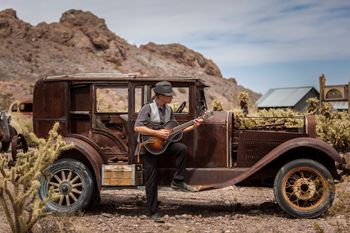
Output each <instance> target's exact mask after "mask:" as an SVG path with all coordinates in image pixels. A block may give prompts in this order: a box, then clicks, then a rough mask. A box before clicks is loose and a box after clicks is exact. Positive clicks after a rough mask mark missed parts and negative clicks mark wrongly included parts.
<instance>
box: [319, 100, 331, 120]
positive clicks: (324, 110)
mask: <svg viewBox="0 0 350 233" xmlns="http://www.w3.org/2000/svg"><path fill="white" fill-rule="evenodd" d="M332 111H333V106H332V105H331V104H330V103H327V102H325V103H322V106H321V115H323V116H325V117H326V118H327V119H330V118H331V114H332Z"/></svg>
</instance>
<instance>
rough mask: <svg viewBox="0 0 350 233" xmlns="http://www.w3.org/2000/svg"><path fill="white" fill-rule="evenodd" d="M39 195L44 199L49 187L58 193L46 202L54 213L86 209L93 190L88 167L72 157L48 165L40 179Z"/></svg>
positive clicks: (93, 186) (47, 206)
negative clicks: (55, 197) (53, 198)
mask: <svg viewBox="0 0 350 233" xmlns="http://www.w3.org/2000/svg"><path fill="white" fill-rule="evenodd" d="M40 183H41V186H40V190H39V195H40V198H41V199H45V198H46V197H47V195H48V192H49V189H50V188H53V190H54V192H55V193H56V194H58V195H59V198H58V199H56V200H50V201H49V202H48V203H47V204H46V208H47V210H49V211H51V212H54V213H73V212H76V211H81V210H84V209H86V208H87V207H88V206H89V204H90V203H91V201H92V200H91V199H92V197H93V194H94V192H95V185H94V182H93V176H92V174H91V172H90V170H89V168H88V167H87V166H86V165H85V164H83V163H81V162H79V161H77V160H73V159H61V160H58V161H57V162H55V163H54V164H52V165H50V166H49V167H48V168H47V169H46V170H45V171H44V176H43V177H41V179H40Z"/></svg>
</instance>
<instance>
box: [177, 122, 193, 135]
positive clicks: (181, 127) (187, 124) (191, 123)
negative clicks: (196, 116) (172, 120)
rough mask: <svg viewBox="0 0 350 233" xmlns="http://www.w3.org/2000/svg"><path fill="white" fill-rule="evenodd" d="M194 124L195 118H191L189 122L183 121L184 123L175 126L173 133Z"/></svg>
mask: <svg viewBox="0 0 350 233" xmlns="http://www.w3.org/2000/svg"><path fill="white" fill-rule="evenodd" d="M193 124H194V120H191V121H189V122H186V123H183V124H182V125H178V126H176V127H174V128H173V133H177V132H180V131H182V130H184V129H186V128H187V127H188V126H191V125H193Z"/></svg>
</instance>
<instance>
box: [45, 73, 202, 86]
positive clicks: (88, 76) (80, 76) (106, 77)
mask: <svg viewBox="0 0 350 233" xmlns="http://www.w3.org/2000/svg"><path fill="white" fill-rule="evenodd" d="M43 80H44V81H45V82H50V81H83V82H103V81H107V82H108V81H161V80H167V81H170V82H194V81H199V82H200V83H201V84H202V85H204V86H206V85H205V84H204V82H205V81H203V80H201V79H199V78H194V77H189V76H142V75H138V74H133V73H132V74H122V73H77V74H69V75H55V76H48V77H46V78H43Z"/></svg>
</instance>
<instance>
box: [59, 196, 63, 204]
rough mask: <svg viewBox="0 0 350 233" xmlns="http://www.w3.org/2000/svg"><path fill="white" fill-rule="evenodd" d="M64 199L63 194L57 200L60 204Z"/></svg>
mask: <svg viewBox="0 0 350 233" xmlns="http://www.w3.org/2000/svg"><path fill="white" fill-rule="evenodd" d="M63 199H64V195H60V200H59V202H58V204H59V205H62V203H63Z"/></svg>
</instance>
